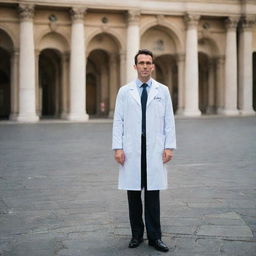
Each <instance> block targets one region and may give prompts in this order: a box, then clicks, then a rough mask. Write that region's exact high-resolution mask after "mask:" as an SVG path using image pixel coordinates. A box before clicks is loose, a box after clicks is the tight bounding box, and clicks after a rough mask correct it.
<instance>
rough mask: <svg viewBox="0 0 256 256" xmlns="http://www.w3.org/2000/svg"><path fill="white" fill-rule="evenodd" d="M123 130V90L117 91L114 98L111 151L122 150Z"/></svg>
mask: <svg viewBox="0 0 256 256" xmlns="http://www.w3.org/2000/svg"><path fill="white" fill-rule="evenodd" d="M123 129H124V99H123V90H122V88H120V89H119V91H118V94H117V97H116V105H115V112H114V120H113V134H112V149H113V150H114V149H122V148H123V133H124V132H123Z"/></svg>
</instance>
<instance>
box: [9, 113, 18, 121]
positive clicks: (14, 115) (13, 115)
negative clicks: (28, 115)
mask: <svg viewBox="0 0 256 256" xmlns="http://www.w3.org/2000/svg"><path fill="white" fill-rule="evenodd" d="M17 119H18V114H17V113H12V114H10V116H9V120H11V121H17Z"/></svg>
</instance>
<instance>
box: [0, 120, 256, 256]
mask: <svg viewBox="0 0 256 256" xmlns="http://www.w3.org/2000/svg"><path fill="white" fill-rule="evenodd" d="M176 128H177V145H178V149H177V150H176V152H175V157H174V160H173V161H172V162H171V163H170V164H168V172H169V176H168V179H169V189H168V190H166V191H163V192H161V220H162V231H163V241H164V242H166V243H167V244H168V245H169V247H170V251H169V252H168V253H161V252H157V251H155V250H154V249H153V248H152V247H149V246H148V245H147V240H146V236H145V241H144V243H142V244H141V246H140V247H139V248H136V249H129V248H127V246H128V242H129V239H130V228H129V222H128V208H127V198H126V192H125V191H119V190H117V175H118V171H117V169H118V166H117V164H116V163H115V162H114V160H113V152H112V151H111V129H112V123H111V120H107V121H101V120H98V121H97V120H95V121H90V122H88V123H84V124H82V123H67V122H64V121H63V122H54V121H42V122H40V123H37V124H15V123H11V122H2V123H0V255H1V256H53V255H54V256H55V255H56V256H116V255H120V256H128V255H131V256H136V255H140V256H144V255H145V256H146V255H147V256H155V255H172V256H255V255H256V117H230V118H224V117H201V118H194V119H192V118H191V119H189V118H177V120H176Z"/></svg>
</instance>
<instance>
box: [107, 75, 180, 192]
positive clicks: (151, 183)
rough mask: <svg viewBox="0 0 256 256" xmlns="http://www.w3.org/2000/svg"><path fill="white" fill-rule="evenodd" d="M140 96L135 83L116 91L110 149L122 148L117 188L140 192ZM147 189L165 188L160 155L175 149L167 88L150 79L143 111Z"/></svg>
mask: <svg viewBox="0 0 256 256" xmlns="http://www.w3.org/2000/svg"><path fill="white" fill-rule="evenodd" d="M141 126H142V113H141V101H140V95H139V91H138V88H137V85H136V83H135V81H133V82H131V83H129V84H127V85H125V86H123V87H121V88H120V89H119V92H118V95H117V99H116V106H115V113H114V121H113V139H112V149H123V150H124V153H125V163H124V165H120V166H119V184H118V188H119V189H124V190H141ZM146 134H147V141H146V152H147V189H148V190H163V189H167V171H166V166H165V164H163V160H162V154H163V150H164V149H165V148H170V149H175V148H176V136H175V123H174V115H173V108H172V102H171V97H170V93H169V90H168V87H167V86H165V85H163V84H160V83H158V82H157V81H155V80H154V79H152V86H151V88H150V91H149V93H148V100H147V109H146Z"/></svg>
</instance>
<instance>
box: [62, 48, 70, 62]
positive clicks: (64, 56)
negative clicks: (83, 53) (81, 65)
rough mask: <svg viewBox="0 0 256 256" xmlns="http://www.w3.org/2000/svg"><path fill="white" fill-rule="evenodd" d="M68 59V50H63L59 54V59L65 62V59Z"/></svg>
mask: <svg viewBox="0 0 256 256" xmlns="http://www.w3.org/2000/svg"><path fill="white" fill-rule="evenodd" d="M69 59H70V51H65V52H63V53H62V54H61V60H62V61H63V62H65V61H66V62H67V61H69Z"/></svg>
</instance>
